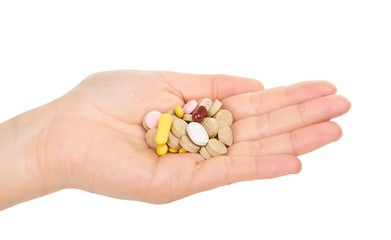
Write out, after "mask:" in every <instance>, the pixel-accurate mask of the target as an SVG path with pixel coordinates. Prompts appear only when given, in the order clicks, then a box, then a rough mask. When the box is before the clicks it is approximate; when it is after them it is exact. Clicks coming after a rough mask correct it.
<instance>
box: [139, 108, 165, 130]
mask: <svg viewBox="0 0 391 240" xmlns="http://www.w3.org/2000/svg"><path fill="white" fill-rule="evenodd" d="M161 115H162V114H161V113H160V112H159V111H156V110H154V111H150V112H149V113H147V114H145V116H144V118H143V127H144V128H145V130H149V129H151V128H157V125H158V123H159V119H160V116H161Z"/></svg>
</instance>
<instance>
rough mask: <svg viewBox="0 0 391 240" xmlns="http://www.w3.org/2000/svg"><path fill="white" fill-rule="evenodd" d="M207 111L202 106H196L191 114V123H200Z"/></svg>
mask: <svg viewBox="0 0 391 240" xmlns="http://www.w3.org/2000/svg"><path fill="white" fill-rule="evenodd" d="M207 113H208V110H207V109H206V108H205V107H204V106H198V107H197V108H196V109H195V110H194V112H193V121H194V122H201V121H202V119H204V118H205V116H206V114H207Z"/></svg>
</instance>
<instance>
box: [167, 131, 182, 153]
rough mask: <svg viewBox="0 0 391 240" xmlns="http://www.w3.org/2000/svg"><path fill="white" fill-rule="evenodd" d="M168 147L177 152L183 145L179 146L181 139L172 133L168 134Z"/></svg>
mask: <svg viewBox="0 0 391 240" xmlns="http://www.w3.org/2000/svg"><path fill="white" fill-rule="evenodd" d="M167 145H168V146H169V147H170V148H172V149H175V150H177V151H178V150H179V149H180V148H181V145H180V144H179V138H177V137H175V136H174V134H172V132H169V133H168V140H167Z"/></svg>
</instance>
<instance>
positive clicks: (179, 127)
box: [171, 118, 188, 139]
mask: <svg viewBox="0 0 391 240" xmlns="http://www.w3.org/2000/svg"><path fill="white" fill-rule="evenodd" d="M187 125H188V124H187V122H185V121H183V120H182V119H179V118H178V119H177V120H175V121H174V123H173V124H172V126H171V132H172V134H174V136H175V137H177V138H179V139H181V138H182V136H183V135H187Z"/></svg>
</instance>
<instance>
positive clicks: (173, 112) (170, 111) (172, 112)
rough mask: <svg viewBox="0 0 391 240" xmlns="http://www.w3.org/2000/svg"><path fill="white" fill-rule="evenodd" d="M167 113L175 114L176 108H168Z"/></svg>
mask: <svg viewBox="0 0 391 240" xmlns="http://www.w3.org/2000/svg"><path fill="white" fill-rule="evenodd" d="M166 113H168V114H170V115H175V110H174V109H170V110H167V111H166Z"/></svg>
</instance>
